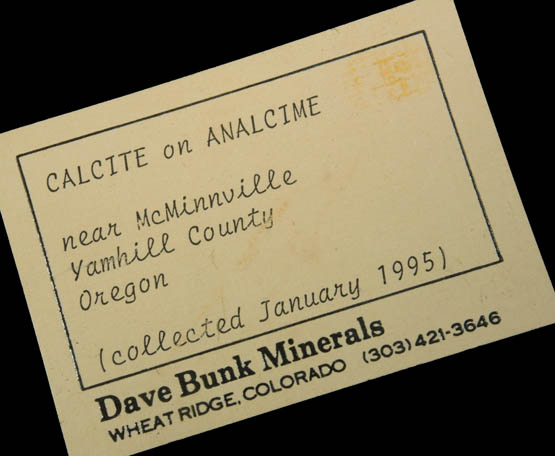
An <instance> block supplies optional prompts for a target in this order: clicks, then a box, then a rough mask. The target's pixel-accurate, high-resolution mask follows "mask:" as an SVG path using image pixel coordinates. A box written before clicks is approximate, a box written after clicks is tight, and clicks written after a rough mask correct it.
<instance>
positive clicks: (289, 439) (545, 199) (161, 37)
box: [0, 1, 555, 455]
mask: <svg viewBox="0 0 555 456" xmlns="http://www.w3.org/2000/svg"><path fill="white" fill-rule="evenodd" d="M367 3H369V5H366V6H364V7H362V6H360V7H356V8H355V7H353V6H351V5H347V2H344V5H341V4H337V5H334V6H333V7H329V8H323V9H322V7H318V8H312V9H308V8H307V9H302V10H301V9H298V8H294V7H292V6H291V5H286V4H282V3H279V4H278V3H264V4H259V6H257V7H249V8H243V7H242V5H239V4H237V5H232V6H233V7H232V8H229V9H220V7H216V6H210V7H209V8H208V9H207V10H205V11H203V12H194V13H193V12H192V11H190V12H187V11H175V12H174V11H169V10H168V11H165V12H164V13H163V14H160V13H158V14H154V13H153V12H151V11H143V13H145V12H146V13H147V14H146V16H147V18H148V19H147V20H142V21H138V20H137V19H135V18H132V17H131V16H130V15H129V14H130V13H129V14H128V15H127V16H122V17H118V18H117V19H116V18H115V17H114V16H113V15H112V14H113V13H112V12H109V11H96V12H95V14H94V15H93V13H91V14H90V15H89V14H87V15H86V17H87V19H88V20H87V21H85V22H86V25H85V24H84V22H83V21H84V17H85V15H83V14H79V15H78V14H75V16H74V17H73V18H72V19H71V20H65V19H60V18H59V19H57V20H50V18H49V19H48V20H45V21H40V20H37V23H36V24H35V22H34V21H32V22H30V21H28V20H27V19H28V18H27V19H25V20H23V19H22V18H23V17H24V16H21V18H20V17H18V16H16V17H14V18H13V20H14V22H15V23H16V24H18V23H20V25H21V27H16V29H17V30H19V31H18V32H17V33H12V34H9V33H7V34H6V35H5V36H4V37H3V43H4V49H5V53H4V60H3V62H2V67H3V68H2V70H1V71H2V76H1V77H2V87H3V88H4V90H3V92H4V93H3V94H2V125H1V128H0V131H7V130H10V129H13V128H17V127H20V126H24V125H27V124H29V123H32V122H36V121H40V120H44V119H47V118H49V117H52V116H55V115H59V114H64V113H66V112H70V111H73V110H76V109H79V108H83V107H86V106H90V105H92V104H95V103H99V102H102V101H106V100H110V99H112V98H115V97H118V96H123V95H126V94H130V93H133V92H136V91H137V90H141V89H146V88H149V87H151V86H153V85H157V84H161V83H164V82H167V81H170V80H173V79H176V78H179V77H183V76H186V75H189V74H192V73H195V72H197V71H200V70H203V69H207V68H211V67H214V66H216V65H219V64H222V63H226V62H229V61H232V60H235V59H237V58H241V57H246V56H248V55H251V54H253V53H256V52H261V51H264V50H267V49H270V48H272V47H275V46H278V45H281V44H285V43H288V42H290V41H293V40H296V39H300V38H303V37H305V36H308V35H311V34H314V33H318V32H321V31H324V30H326V29H328V28H331V27H334V26H339V25H343V24H345V23H347V22H350V21H352V20H356V19H360V18H363V17H365V16H368V15H370V14H373V13H376V12H380V11H382V10H384V9H387V8H390V7H393V6H397V5H399V4H402V3H404V2H394V1H389V2H367ZM483 3H488V4H491V3H494V2H462V1H459V2H457V8H458V10H459V14H460V16H461V21H462V23H463V27H464V29H465V32H466V35H467V39H468V42H469V45H470V49H471V51H472V54H473V57H474V59H475V63H476V66H477V69H478V73H479V75H480V78H481V81H482V85H483V87H484V91H485V93H486V97H487V99H488V103H489V104H490V109H491V111H492V113H493V117H494V119H495V122H496V125H497V128H498V130H499V134H500V136H501V140H502V142H503V146H504V148H505V152H506V154H507V157H508V160H509V163H510V166H511V169H512V172H513V175H514V177H515V180H516V182H517V186H518V188H519V191H520V193H521V197H522V199H523V202H524V206H525V207H526V210H527V213H528V216H529V219H530V222H531V225H532V228H533V230H534V234H535V236H536V239H537V241H538V244H539V246H540V250H541V251H542V254H543V256H544V261H545V262H546V265H547V266H548V270H549V271H551V270H552V264H553V256H552V254H551V250H550V247H551V246H550V242H549V241H550V239H549V238H550V235H551V233H552V231H553V230H552V228H551V221H550V217H549V216H550V212H551V211H552V208H553V204H552V202H551V200H552V196H553V192H552V190H551V169H552V168H551V167H550V166H548V164H549V162H548V159H549V155H550V154H551V150H552V146H551V145H548V144H547V143H546V144H544V143H543V140H545V138H547V136H548V132H549V129H550V127H549V125H547V123H548V121H546V120H544V119H545V118H546V117H545V113H544V111H543V109H545V108H547V107H548V106H549V105H548V96H549V94H550V91H551V90H550V87H551V85H552V81H551V78H552V74H551V73H550V71H549V70H548V68H549V67H548V66H547V63H548V62H549V59H550V58H549V56H548V54H547V52H546V51H545V45H544V44H543V43H545V42H546V41H545V40H544V37H543V36H542V34H541V33H542V32H541V31H542V27H541V26H540V25H539V23H538V15H539V16H541V15H542V13H541V11H537V10H532V7H533V6H534V5H529V6H527V7H524V6H523V5H522V4H517V3H516V2H515V6H513V7H511V6H507V3H506V2H503V9H502V10H500V9H496V8H495V7H493V6H490V7H489V8H484V7H483V5H479V4H483ZM495 3H497V2H495ZM499 4H501V2H499ZM66 13H67V14H71V12H70V13H68V12H66ZM95 16H97V17H98V19H95ZM60 17H61V16H60ZM38 19H40V18H38ZM432 45H433V43H432ZM548 116H549V117H552V116H551V114H550V113H549V114H548ZM549 117H548V120H549ZM61 139H63V138H61ZM542 139H543V140H542ZM2 153H5V151H3V152H2ZM2 247H3V249H4V255H3V257H2V258H3V264H4V268H5V272H4V275H3V281H2V296H3V299H2V305H3V315H4V328H8V327H9V328H12V329H10V330H9V331H8V332H5V336H4V337H3V338H2V345H3V348H2V357H3V364H2V366H3V367H2V376H3V377H4V383H7V385H9V386H6V387H3V390H4V391H6V390H7V389H9V391H10V392H11V394H8V397H9V399H3V401H2V403H3V405H5V406H4V408H3V412H4V414H6V415H8V416H9V417H10V420H9V421H8V422H7V426H8V429H5V431H6V430H7V431H8V433H9V434H10V438H11V439H16V440H17V442H18V443H17V445H18V447H19V449H20V451H19V452H20V453H22V454H26V453H27V452H28V451H32V450H33V449H34V448H35V447H36V445H37V442H38V443H39V445H41V446H44V448H45V449H48V452H49V453H51V454H64V452H65V446H64V442H63V438H62V433H61V430H60V427H59V423H58V419H57V416H56V412H55V409H54V402H53V400H52V397H51V395H50V390H49V386H48V382H47V379H46V374H45V371H44V368H43V367H42V361H41V358H40V352H39V349H38V344H37V342H36V338H35V335H34V332H33V328H32V324H31V319H30V316H29V313H28V310H27V307H26V305H25V300H24V297H23V292H22V289H21V285H20V282H19V279H18V276H17V272H16V269H15V265H14V262H13V258H12V256H11V252H10V250H9V245H8V242H7V239H6V235H5V233H4V232H2ZM522 305H523V306H525V305H526V303H524V302H523V303H522ZM4 331H7V330H6V329H4ZM553 335H554V331H553V326H551V327H548V328H543V329H540V330H536V331H533V332H530V333H527V334H524V335H519V336H516V337H512V338H509V339H506V340H503V341H500V342H496V343H493V344H490V345H488V346H485V347H480V348H477V349H474V350H471V351H467V352H464V353H461V354H458V355H455V356H451V357H448V358H445V359H442V360H438V361H434V362H432V363H428V364H426V365H423V366H418V367H415V368H411V369H409V370H406V371H401V372H398V373H395V374H393V375H389V376H386V377H383V378H380V379H376V380H372V381H370V382H366V383H364V384H362V385H358V386H354V387H351V388H347V389H345V390H342V391H338V392H334V393H331V394H328V395H326V396H323V397H320V398H316V399H312V400H310V401H305V402H303V403H300V404H297V405H293V406H290V407H287V408H285V409H281V410H277V411H274V412H271V413H268V414H265V415H262V416H259V417H254V418H251V419H248V420H245V421H243V422H240V423H237V424H233V425H229V426H226V427H224V428H221V429H218V430H214V431H210V432H207V433H204V434H201V435H198V436H194V437H191V438H188V439H186V440H182V441H180V442H176V443H173V444H170V445H167V446H165V447H161V448H157V449H153V450H150V451H148V452H147V453H146V454H152V455H158V454H185V453H186V452H187V453H188V454H192V452H195V453H196V452H197V451H201V450H202V451H207V452H209V453H212V452H222V451H233V452H236V451H237V452H241V453H244V454H253V453H255V452H260V451H268V450H276V451H278V452H281V451H287V452H297V451H298V452H301V451H302V452H308V451H310V452H315V453H317V452H321V451H322V452H323V451H326V450H330V449H332V448H341V451H343V452H346V451H356V452H358V451H364V452H370V451H374V448H376V446H377V445H378V444H379V443H385V444H387V445H392V448H396V447H397V446H398V445H400V444H402V445H403V446H404V445H406V444H409V445H411V446H414V447H415V448H416V447H421V446H424V447H427V448H429V449H430V450H432V451H439V450H440V446H439V445H440V441H441V440H442V439H443V438H445V437H448V438H449V439H450V441H451V443H450V446H448V447H441V448H443V449H444V450H445V449H453V448H456V447H461V449H465V448H466V449H467V450H473V449H474V450H475V449H478V448H482V447H483V445H484V444H487V442H489V443H494V442H500V441H505V442H507V441H508V442H513V441H515V440H526V441H530V442H534V441H537V440H538V439H544V438H545V439H547V438H548V437H549V432H552V429H550V428H551V427H552V421H553V415H554V414H555V409H554V392H553V387H554V376H553V373H552V372H551V368H552V364H553V358H554V356H553V347H554V344H553V339H552V338H553ZM546 414H547V415H546ZM499 425H501V428H502V431H501V434H500V433H499V431H498V429H499V428H498V426H499ZM482 437H485V439H486V440H485V442H486V443H480V444H479V443H478V442H479V441H480V440H481V438H482ZM500 439H501V440H500ZM295 448H297V449H298V450H295ZM91 453H94V452H93V451H92V449H91Z"/></svg>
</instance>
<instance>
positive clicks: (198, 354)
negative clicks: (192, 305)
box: [83, 260, 503, 390]
mask: <svg viewBox="0 0 555 456" xmlns="http://www.w3.org/2000/svg"><path fill="white" fill-rule="evenodd" d="M502 262H503V260H496V261H494V262H493V263H488V264H484V265H482V266H476V267H474V268H471V269H467V270H466V271H461V272H456V273H454V274H450V275H447V276H445V277H441V278H439V279H434V280H430V281H428V282H424V283H420V284H418V285H414V286H412V287H409V288H405V289H403V290H398V291H393V292H391V293H388V294H385V295H383V296H379V297H377V298H372V299H368V300H366V301H362V302H357V303H355V304H352V305H350V306H346V307H341V308H340V309H335V310H330V311H329V312H326V313H323V314H320V315H315V316H314V317H310V318H306V319H304V320H301V321H296V322H294V323H290V324H288V325H284V326H281V327H279V328H274V329H270V330H268V331H265V332H263V333H259V334H255V335H253V336H249V337H245V338H244V339H239V340H235V341H233V342H228V343H227V344H223V345H218V346H217V347H212V348H208V349H206V350H203V351H200V352H198V353H193V354H192V355H187V356H183V357H182V358H179V359H176V360H173V361H167V362H165V363H161V364H158V365H156V366H153V367H147V368H145V369H142V370H140V371H137V372H132V373H131V374H126V375H122V376H120V377H116V378H112V379H110V380H106V381H103V382H100V383H96V384H94V385H91V386H87V387H85V388H83V390H88V389H92V388H97V387H99V386H103V385H108V384H110V383H113V382H117V381H119V380H123V379H126V378H129V377H134V376H135V375H139V374H144V373H145V372H149V371H151V370H154V369H160V368H161V367H166V366H169V365H170V364H174V363H177V362H180V361H185V360H187V359H191V358H196V357H197V356H202V355H206V354H208V353H211V352H214V351H217V350H221V349H223V348H228V347H232V346H233V345H237V344H240V343H243V342H247V341H249V340H253V339H258V338H259V337H263V336H267V335H269V334H273V333H276V332H278V331H283V330H284V329H289V328H293V327H294V326H298V325H302V324H304V323H308V322H311V321H314V320H319V319H320V318H324V317H328V316H330V315H335V314H338V313H340V312H345V311H346V310H352V309H355V308H356V307H360V306H363V305H365V304H370V303H372V302H376V301H380V300H382V299H386V298H391V297H392V296H396V295H398V294H401V293H405V292H407V291H412V290H416V289H417V288H422V287H424V286H427V285H432V284H434V283H438V282H442V281H444V280H448V279H452V278H454V277H458V276H461V275H464V274H468V273H470V272H474V271H478V270H480V269H484V268H487V267H490V266H494V265H496V264H499V263H502Z"/></svg>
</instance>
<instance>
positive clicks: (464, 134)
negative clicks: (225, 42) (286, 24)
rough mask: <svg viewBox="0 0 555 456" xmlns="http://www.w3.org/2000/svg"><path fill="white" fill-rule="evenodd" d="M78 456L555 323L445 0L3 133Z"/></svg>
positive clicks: (31, 284) (36, 314)
mask: <svg viewBox="0 0 555 456" xmlns="http://www.w3.org/2000/svg"><path fill="white" fill-rule="evenodd" d="M0 148H1V151H2V153H1V160H2V188H1V190H2V191H1V195H2V200H1V203H2V216H3V218H4V220H5V223H6V226H7V230H8V234H9V238H10V243H11V247H12V250H13V253H14V257H15V259H16V262H17V266H18V270H19V274H20V278H21V282H22V284H23V287H24V290H25V295H26V299H27V303H28V306H29V308H30V311H31V316H32V318H33V323H34V326H35V329H36V333H37V337H38V340H39V343H40V346H41V351H42V354H43V358H44V363H45V366H46V369H47V373H48V376H49V380H50V384H51V388H52V392H53V395H54V399H55V402H56V407H57V411H58V414H59V417H60V421H61V422H62V429H63V432H64V437H65V440H66V444H67V447H68V451H69V453H70V454H72V455H73V454H76V455H78V454H130V453H136V452H139V451H142V450H145V449H147V448H151V447H154V446H157V445H161V444H164V443H167V442H170V441H174V440H177V439H182V438H184V437H187V436H189V435H193V434H196V433H199V432H203V431H206V430H209V429H212V428H214V427H218V426H222V425H224V424H228V423H231V422H234V421H238V420H241V419H244V418H247V417H250V416H253V415H257V414H260V413H263V412H266V411H270V410H273V409H276V408H278V407H283V406H286V405H289V404H292V403H294V402H298V401H301V400H305V399H308V398H311V397H314V396H318V395H321V394H324V393H327V392H330V391H334V390H337V389H340V388H344V387H347V386H350V385H353V384H356V383H360V382H364V381H367V380H369V379H372V378H376V377H379V376H382V375H385V374H388V373H391V372H395V371H397V370H400V369H404V368H406V367H410V366H414V365H417V364H420V363H424V362H426V361H430V360H432V359H436V358H440V357H443V356H447V355H450V354H453V353H456V352H460V351H463V350H466V349H469V348H472V347H476V346H478V345H483V344H486V343H488V342H492V341H495V340H498V339H501V338H505V337H508V336H511V335H514V334H518V333H522V332H525V331H528V330H531V329H534V328H538V327H540V326H544V325H548V324H551V323H553V322H554V321H555V301H554V297H553V288H552V286H551V283H550V281H549V278H548V276H547V273H546V271H545V268H544V266H543V263H542V260H541V257H540V255H539V252H538V249H537V247H536V244H535V241H534V239H533V236H532V234H531V231H530V228H529V226H528V222H527V220H526V216H525V214H524V211H523V208H522V205H521V203H520V200H519V197H518V194H517V191H516V188H515V186H514V183H513V180H512V177H511V174H510V171H509V168H508V166H507V164H506V161H505V157H504V154H503V150H502V148H501V145H500V143H499V139H498V137H497V134H496V132H495V128H494V126H493V122H492V119H491V117H490V114H489V111H488V108H487V105H486V102H485V99H484V96H483V94H482V91H481V88H480V85H479V81H478V78H477V76H476V73H475V71H474V69H473V64H472V60H471V57H470V54H469V51H468V49H467V46H466V42H465V40H464V36H463V33H462V29H461V27H460V24H459V22H458V18H457V15H456V11H455V9H454V6H453V4H452V3H451V2H450V1H441V0H421V1H417V2H414V3H411V4H408V5H406V6H403V7H401V8H398V9H395V10H391V11H388V12H386V13H383V14H381V15H378V16H375V17H370V18H367V19H363V20H361V21H357V22H355V23H352V24H349V25H346V26H344V27H341V28H338V29H337V30H334V31H329V32H325V33H322V34H319V35H316V36H313V37H309V38H306V39H304V40H301V41H298V42H295V43H292V44H290V45H286V46H283V47H280V48H277V49H273V50H271V51H269V52H266V53H263V54H258V55H255V56H253V57H249V58H247V59H244V60H241V61H238V62H234V63H231V64H228V65H224V66H222V67H219V68H216V69H214V70H209V71H206V72H203V73H200V74H197V75H193V76H189V77H187V78H184V79H181V80H177V81H175V82H172V83H168V84H165V85H163V86H159V87H156V88H153V89H150V90H147V91H144V92H140V93H137V94H134V95H131V96H128V97H125V98H122V99H118V100H114V101H111V102H108V103H104V104H102V105H99V106H95V107H92V108H89V109H85V110H82V111H79V112H75V113H72V114H68V115H65V116H62V117H58V118H55V119H50V120H48V121H45V122H41V123H38V124H34V125H31V126H28V127H25V128H22V129H18V130H14V131H11V132H8V133H5V134H3V135H2V136H1V137H0Z"/></svg>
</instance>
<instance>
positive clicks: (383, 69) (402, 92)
mask: <svg viewBox="0 0 555 456" xmlns="http://www.w3.org/2000/svg"><path fill="white" fill-rule="evenodd" d="M374 65H376V66H377V67H378V70H379V72H380V75H381V78H382V81H383V82H382V83H381V84H379V85H377V86H374V87H372V89H373V90H379V89H386V90H387V93H388V96H389V98H390V99H391V100H396V101H399V100H401V99H403V98H406V97H408V96H409V95H412V94H413V93H416V92H418V89H417V88H416V85H415V84H414V81H413V77H414V71H413V70H414V68H413V65H412V63H411V62H410V61H409V57H408V54H407V53H406V52H399V53H397V54H394V55H391V56H389V57H384V58H381V59H378V60H376V61H374Z"/></svg>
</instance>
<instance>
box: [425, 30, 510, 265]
mask: <svg viewBox="0 0 555 456" xmlns="http://www.w3.org/2000/svg"><path fill="white" fill-rule="evenodd" d="M422 33H423V35H424V41H426V47H427V48H428V52H429V53H430V57H431V59H432V64H433V65H434V70H435V72H436V76H437V81H438V82H439V87H441V93H442V94H443V99H444V100H445V105H446V106H447V111H448V112H449V118H450V119H451V123H452V124H453V128H454V130H455V135H456V136H457V141H458V142H459V146H460V148H461V151H462V154H463V158H464V162H465V164H466V168H467V169H468V174H470V180H471V181H472V186H473V187H474V191H475V192H476V196H477V197H478V203H479V204H480V208H481V209H482V214H483V215H484V219H485V221H486V225H487V226H488V230H489V234H490V236H491V240H492V241H493V245H494V247H495V252H496V253H497V258H499V260H500V261H503V256H502V255H501V252H500V251H499V246H498V245H497V241H496V240H495V235H494V234H493V229H492V227H491V223H490V221H489V217H488V214H487V213H486V208H485V207H484V203H483V201H482V197H481V195H480V192H479V191H478V186H477V185H476V179H474V173H473V172H472V169H471V168H470V163H469V162H468V157H467V156H466V152H465V150H464V146H463V143H462V141H461V136H460V135H459V129H458V128H457V124H456V123H455V119H454V117H453V113H452V112H451V105H450V104H449V100H448V99H447V94H446V93H445V88H444V87H443V81H442V80H441V76H440V75H439V70H438V68H437V65H436V59H435V57H434V53H433V52H432V48H431V46H430V42H429V41H428V35H427V33H426V31H425V30H423V31H422Z"/></svg>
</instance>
